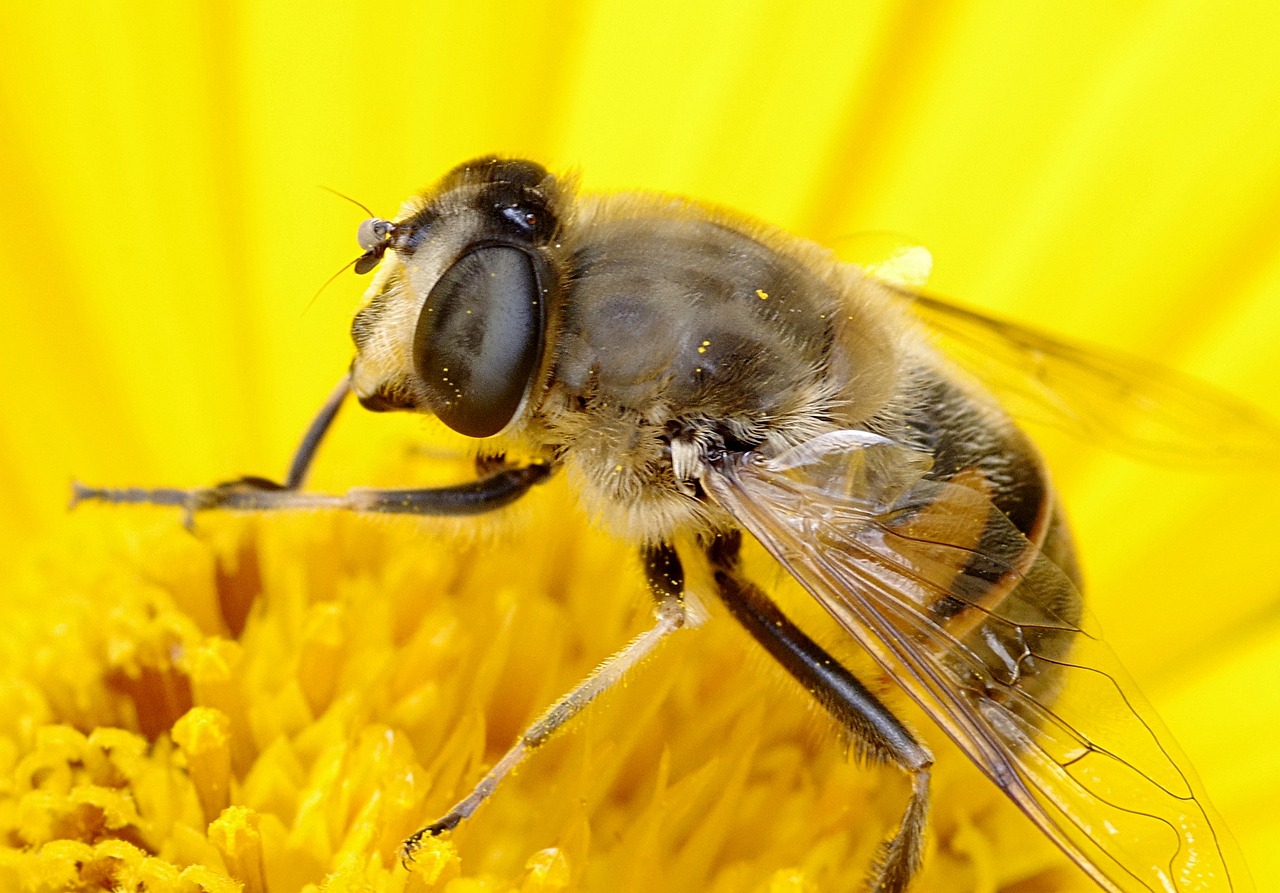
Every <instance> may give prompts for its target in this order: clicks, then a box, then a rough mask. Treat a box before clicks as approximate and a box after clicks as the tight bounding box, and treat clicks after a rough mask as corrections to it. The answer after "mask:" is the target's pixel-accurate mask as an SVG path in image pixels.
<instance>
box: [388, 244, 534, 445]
mask: <svg viewBox="0 0 1280 893" xmlns="http://www.w3.org/2000/svg"><path fill="white" fill-rule="evenodd" d="M550 281H551V275H550V270H549V268H548V266H547V264H546V261H544V260H543V259H542V258H541V257H540V256H539V255H537V254H534V253H530V252H529V251H526V250H524V249H523V248H519V247H516V246H513V245H483V246H480V247H476V248H473V249H471V250H470V251H468V252H467V253H466V254H464V255H462V257H460V258H459V259H458V260H456V261H455V262H454V263H453V265H452V266H451V267H449V269H447V270H446V271H445V272H444V275H443V276H441V277H440V279H439V281H437V282H436V284H435V286H434V287H433V288H432V289H431V293H430V294H429V295H428V296H427V300H426V302H425V303H424V304H423V305H422V312H421V313H420V314H419V316H418V325H417V329H416V331H415V332H414V339H413V366H414V371H415V372H416V374H417V376H418V379H419V381H420V382H421V384H422V386H423V388H424V389H425V391H426V395H427V403H428V406H429V408H430V409H431V411H432V412H433V413H435V415H436V416H437V417H439V419H440V420H441V421H442V422H444V423H445V424H446V425H448V426H449V427H450V428H452V429H453V430H455V431H457V432H458V433H460V434H465V435H467V436H468V437H489V436H491V435H493V434H497V433H498V432H499V431H501V430H502V429H503V428H505V427H506V426H507V424H508V423H509V422H510V421H511V420H512V419H513V418H515V416H516V413H517V412H519V410H520V407H521V405H522V404H523V402H524V399H525V395H526V394H528V392H529V390H530V387H531V386H532V384H533V379H534V375H535V373H536V372H537V369H538V365H539V360H540V359H541V355H542V344H543V336H544V332H545V328H546V324H545V320H546V310H545V304H546V289H547V283H549V282H550Z"/></svg>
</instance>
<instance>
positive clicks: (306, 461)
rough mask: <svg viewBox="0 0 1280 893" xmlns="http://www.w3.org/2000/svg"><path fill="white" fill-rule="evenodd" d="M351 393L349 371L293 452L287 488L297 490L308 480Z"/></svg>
mask: <svg viewBox="0 0 1280 893" xmlns="http://www.w3.org/2000/svg"><path fill="white" fill-rule="evenodd" d="M350 393H351V373H350V372H348V373H347V374H346V375H344V376H342V380H341V381H340V382H338V385H337V387H335V388H334V389H333V393H331V394H330V395H329V398H328V399H327V400H325V401H324V405H323V406H321V407H320V411H319V412H318V413H316V417H315V418H314V419H312V420H311V424H310V426H308V428H307V433H306V434H304V435H303V436H302V442H301V443H300V444H298V449H297V452H295V453H294V454H293V461H291V462H290V463H289V473H288V475H286V476H285V479H284V486H285V489H288V490H297V489H298V488H299V487H301V486H302V485H303V483H304V482H305V481H306V479H307V472H309V471H310V470H311V463H312V461H314V460H315V457H316V450H318V449H319V448H320V441H321V440H323V439H324V436H325V434H326V433H328V431H329V426H330V425H332V424H333V420H334V419H335V418H336V417H337V415H338V410H339V409H341V408H342V403H343V401H344V400H346V398H347V395H348V394H350Z"/></svg>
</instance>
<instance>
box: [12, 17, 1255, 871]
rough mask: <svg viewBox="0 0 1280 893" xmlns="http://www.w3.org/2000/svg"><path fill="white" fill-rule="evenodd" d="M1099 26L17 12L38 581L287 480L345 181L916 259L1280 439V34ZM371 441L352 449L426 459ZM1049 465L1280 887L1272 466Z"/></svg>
mask: <svg viewBox="0 0 1280 893" xmlns="http://www.w3.org/2000/svg"><path fill="white" fill-rule="evenodd" d="M1088 6H1089V4H1086V5H1084V6H1081V5H1075V4H1072V5H1066V4H1063V5H1060V6H1046V5H1042V4H1026V5H1023V4H1016V3H994V4H948V5H943V4H911V3H893V2H885V3H829V4H821V3H815V4H783V3H769V2H747V3H707V4H689V3H668V2H657V3H647V4H634V3H623V2H614V3H611V2H601V3H550V2H544V3H539V2H525V3H520V4H514V3H512V4H497V3H475V4H443V3H437V2H424V3H416V4H400V5H394V6H384V7H376V6H370V5H368V4H345V3H327V2H312V3H307V4H285V3H251V2H228V3H208V4H163V3H143V2H121V3H86V4H78V5H77V7H76V8H75V9H74V10H72V9H71V8H69V7H67V6H65V5H60V4H24V5H18V4H9V5H7V7H6V8H5V9H4V10H3V11H0V215H2V217H0V228H2V230H0V236H2V237H0V300H2V301H3V308H4V323H3V327H2V331H0V337H2V338H3V339H4V340H3V345H2V346H0V378H2V379H3V381H4V393H5V400H4V421H3V426H2V427H0V475H2V476H3V477H2V478H0V492H2V493H3V506H4V508H3V512H2V513H0V544H2V545H0V548H2V549H3V552H2V553H0V554H2V555H3V557H4V561H5V564H6V565H11V564H12V563H13V562H30V561H40V560H47V559H46V558H44V557H43V556H44V554H45V553H44V552H43V551H42V543H44V542H45V541H46V539H47V538H48V537H49V536H51V535H52V534H55V533H56V531H57V530H58V529H59V527H60V525H63V524H65V523H66V522H65V505H66V502H67V494H68V486H69V483H70V481H71V480H72V479H73V478H75V479H79V480H84V481H89V482H94V483H113V484H175V485H195V484H201V483H208V482H211V481H216V480H222V479H226V478H229V477H233V476H236V475H239V474H242V473H249V472H253V473H260V474H268V475H279V474H282V473H283V470H284V468H285V466H286V464H287V460H288V458H289V455H290V452H291V450H292V448H293V446H294V443H295V441H296V439H297V437H298V435H299V433H300V432H301V430H302V428H303V427H304V425H305V423H306V421H307V420H308V418H309V417H310V414H311V413H312V412H313V411H314V409H315V408H316V406H317V405H318V404H319V403H320V401H321V400H322V399H323V398H324V396H325V395H326V394H327V393H328V391H329V389H330V388H331V386H332V385H333V383H334V382H335V381H336V380H337V378H338V376H339V375H340V374H341V373H342V371H343V370H344V368H345V365H346V363H347V362H348V361H349V358H350V353H351V348H350V344H349V340H348V337H347V333H346V330H347V326H348V324H349V321H350V316H351V314H352V312H353V310H354V308H355V306H356V304H357V302H358V298H359V295H360V292H361V290H362V287H363V285H364V284H365V283H364V282H362V281H361V280H360V279H359V278H358V277H356V276H355V275H354V274H352V273H350V272H346V273H343V274H341V275H339V276H338V277H337V278H336V280H335V281H334V282H333V283H332V284H330V285H329V286H328V287H327V288H325V289H324V290H323V291H322V292H321V293H320V294H319V295H318V296H316V292H317V290H319V289H321V287H322V286H323V285H324V283H325V282H326V280H328V279H329V277H330V276H332V275H333V274H334V273H335V272H337V271H338V270H339V269H340V268H342V266H343V265H344V264H345V263H347V262H348V261H350V260H351V259H353V258H354V257H355V255H356V254H357V253H358V249H357V247H356V244H355V239H354V235H355V231H356V226H357V225H358V223H359V222H360V221H361V219H363V217H364V216H365V214H364V212H363V211H361V210H360V209H359V208H357V207H355V206H354V205H351V204H349V203H347V202H345V201H343V200H341V199H339V198H336V197H335V196H333V195H332V194H331V193H330V192H327V191H325V190H324V189H322V188H320V187H329V188H331V189H335V190H338V191H340V192H343V193H345V194H347V195H350V196H352V197H353V198H356V199H358V200H359V201H361V202H363V203H365V204H366V205H368V206H369V207H370V208H371V209H372V210H373V211H374V212H375V213H376V214H378V215H380V216H388V217H389V216H392V215H394V213H395V210H396V208H397V207H398V205H399V203H400V202H401V201H402V200H403V199H404V198H405V197H406V196H407V195H409V194H410V193H411V192H413V191H414V190H416V189H418V188H421V187H422V186H425V185H427V184H429V183H430V182H432V181H433V180H434V179H435V178H436V177H438V176H439V175H440V174H441V173H442V172H443V171H445V170H446V169H448V168H449V167H451V166H452V165H454V164H456V163H458V162H460V161H463V160H465V159H467V158H469V157H471V156H475V155H478V154H482V153H488V152H500V153H508V154H515V155H524V156H529V157H531V158H535V159H537V160H539V161H542V162H543V163H545V164H546V165H547V166H548V167H550V168H552V169H553V170H567V169H576V170H578V171H580V172H581V182H582V185H583V187H584V188H587V189H603V190H616V189H631V188H645V189H659V190H668V191H673V192H678V193H685V194H690V195H693V196H697V197H700V198H703V199H707V200H710V201H714V202H720V203H725V204H729V205H732V206H735V207H737V208H740V209H742V210H744V211H747V212H749V213H752V214H754V215H757V216H759V217H761V218H763V219H765V220H768V221H770V222H772V223H776V224H778V225H781V226H783V227H786V228H788V229H790V230H792V231H794V232H797V233H799V234H801V235H804V236H808V237H812V238H814V239H818V240H821V241H825V242H827V243H830V244H838V243H840V242H841V241H843V240H847V239H850V238H856V237H857V235H858V234H862V233H869V232H890V233H895V234H900V236H901V238H902V239H904V240H905V241H907V242H909V243H913V244H919V245H923V246H925V247H927V248H928V249H929V250H930V251H931V252H932V254H933V257H934V271H933V275H932V277H931V279H930V281H929V288H930V290H931V291H933V292H936V293H938V294H942V295H947V296H949V297H952V298H955V299H957V300H961V301H963V302H965V303H968V304H971V305H973V306H976V307H980V308H982V309H984V310H986V311H988V312H991V313H997V314H1002V315H1006V316H1009V317H1012V318H1015V319H1017V320H1020V321H1023V322H1027V323H1032V324H1034V325H1036V326H1039V327H1043V328H1045V329H1048V330H1051V331H1055V332H1058V333H1062V334H1065V335H1069V336H1072V337H1076V338H1082V339H1087V340H1090V341H1093V342H1097V343H1101V344H1104V345H1107V346H1110V347H1113V348H1119V349H1123V350H1125V351H1127V352H1130V353H1133V354H1136V355H1139V356H1142V357H1146V358H1150V359H1155V360H1158V361H1159V362H1161V363H1164V364H1167V365H1169V366H1172V367H1176V368H1178V369H1180V370H1182V371H1184V372H1189V373H1192V374H1194V375H1196V376H1199V377H1200V378H1203V379H1205V380H1207V381H1209V382H1211V383H1213V384H1215V385H1217V386H1219V387H1221V388H1223V389H1225V390H1227V391H1230V392H1232V393H1234V394H1237V395H1240V396H1242V397H1245V398H1247V399H1249V400H1251V401H1253V402H1254V403H1255V404H1257V405H1259V406H1260V407H1262V408H1263V409H1265V410H1267V411H1269V412H1270V413H1271V414H1272V415H1280V394H1277V387H1276V386H1277V384H1280V351H1277V350H1276V347H1275V337H1276V335H1275V333H1276V332H1277V330H1278V328H1280V326H1278V323H1280V161H1278V159H1280V115H1277V114H1276V110H1277V109H1278V108H1280V54H1277V53H1276V52H1275V46H1276V44H1277V40H1278V39H1280V8H1275V7H1268V6H1267V5H1265V4H1252V5H1239V6H1235V7H1233V9H1232V11H1231V12H1230V14H1227V13H1226V12H1224V11H1222V10H1221V8H1219V7H1215V6H1213V5H1211V4H1198V3H1163V4H1123V5H1115V4H1096V5H1095V7H1096V8H1095V9H1094V10H1092V11H1090V10H1089V9H1087V7H1088ZM313 298H314V299H313ZM356 416H357V414H355V413H353V414H351V417H350V418H349V419H348V422H349V425H347V427H346V428H345V429H344V433H342V434H341V438H342V439H343V440H344V442H345V443H346V444H347V447H346V448H347V449H348V450H355V449H360V448H362V446H363V447H367V448H369V449H372V448H373V445H374V444H379V443H382V442H383V441H385V440H386V439H387V438H389V437H393V436H394V437H404V436H408V434H410V433H411V432H412V430H413V429H412V428H411V427H404V424H410V425H411V424H412V420H410V421H409V422H406V423H402V421H394V420H387V419H372V420H371V419H358V418H357V417H356ZM396 425H401V427H399V428H397V427H395V426H396ZM387 432H399V433H397V434H394V435H392V434H388V433H387ZM1046 437H1047V439H1048V441H1049V442H1050V444H1051V455H1052V458H1053V464H1054V468H1055V473H1056V474H1057V477H1058V480H1059V482H1060V483H1061V485H1062V487H1063V490H1064V492H1065V494H1066V500H1067V505H1068V506H1069V509H1070V513H1071V514H1072V516H1073V518H1074V520H1075V523H1076V526H1077V527H1078V529H1079V531H1080V538H1081V540H1082V543H1083V552H1084V564H1085V568H1086V572H1087V574H1088V577H1089V579H1090V581H1091V584H1092V592H1091V595H1092V598H1093V604H1094V610H1095V611H1096V613H1097V614H1098V615H1099V617H1100V619H1101V621H1102V624H1103V626H1104V628H1105V629H1106V630H1107V633H1108V637H1109V639H1110V640H1111V641H1112V642H1113V644H1114V645H1115V647H1116V650H1117V651H1118V652H1120V654H1121V655H1123V656H1124V657H1125V660H1126V662H1127V663H1128V664H1129V666H1130V667H1131V669H1132V670H1133V671H1134V674H1135V675H1136V676H1137V677H1138V679H1139V681H1140V683H1141V685H1142V686H1143V688H1144V689H1145V690H1146V691H1147V692H1148V694H1149V695H1150V696H1151V698H1152V700H1153V701H1155V703H1156V705H1157V707H1158V709H1159V710H1160V711H1161V713H1162V714H1163V715H1164V716H1165V718H1166V720H1167V721H1168V723H1169V725H1170V726H1172V728H1173V729H1174V731H1175V734H1176V735H1177V736H1178V737H1179V739H1180V740H1181V741H1182V742H1183V744H1184V746H1185V747H1186V749H1187V750H1188V751H1189V752H1190V753H1191V756H1192V758H1193V761H1194V762H1195V764H1196V765H1197V766H1198V767H1199V769H1200V772H1201V775H1202V777H1203V780H1204V781H1205V783H1206V785H1207V787H1208V788H1209V790H1210V791H1211V792H1212V794H1213V795H1214V799H1215V802H1216V803H1217V805H1218V807H1219V808H1220V810H1221V811H1222V812H1223V813H1224V814H1225V815H1226V817H1227V819H1228V822H1229V824H1230V825H1231V827H1232V828H1233V829H1234V830H1235V833H1236V835H1237V837H1238V838H1239V839H1240V841H1241V843H1242V845H1243V847H1244V848H1245V850H1246V852H1247V854H1248V856H1249V858H1250V860H1251V861H1252V863H1253V867H1254V872H1255V874H1256V875H1257V881H1258V886H1259V888H1260V889H1274V888H1280V856H1278V855H1276V852H1275V850H1274V848H1271V847H1268V846H1266V844H1267V843H1268V842H1273V841H1274V840H1275V839H1277V836H1278V835H1280V817H1277V815H1276V813H1275V811H1274V803H1275V802H1276V799H1277V797H1280V761H1277V760H1276V759H1275V758H1274V746H1275V745H1274V742H1275V739H1276V738H1277V736H1280V695H1278V694H1277V693H1276V687H1275V686H1274V684H1273V682H1272V681H1271V680H1274V679H1275V678H1276V674H1277V672H1280V611H1278V610H1277V605H1278V604H1280V602H1278V600H1277V595H1278V594H1280V566H1278V564H1277V560H1276V557H1275V555H1276V550H1275V545H1274V541H1275V537H1276V533H1277V532H1278V531H1280V510H1277V505H1280V503H1278V502H1277V496H1278V495H1280V494H1278V491H1280V487H1278V486H1277V481H1276V478H1277V475H1276V472H1275V469H1274V468H1271V467H1268V463H1266V462H1253V463H1245V464H1242V465H1241V466H1239V467H1235V468H1231V469H1229V470H1227V471H1225V472H1217V471H1215V472H1212V473H1209V472H1205V471H1186V470H1179V469H1174V468H1167V467H1160V466H1159V465H1157V466H1151V465H1142V464H1139V463H1135V462H1133V461H1131V460H1129V459H1126V458H1125V457H1123V456H1119V455H1115V454H1112V453H1108V452H1106V451H1103V450H1099V449H1096V448H1094V447H1092V446H1091V445H1089V444H1084V443H1081V442H1079V441H1071V440H1069V439H1062V438H1059V437H1056V436H1052V435H1046ZM341 454H342V452H341V449H339V448H335V453H334V455H341ZM322 473H323V475H325V477H324V478H323V480H325V481H327V482H330V483H335V484H351V483H360V481H352V480H349V479H347V478H344V476H343V474H342V469H341V468H340V467H336V468H335V467H334V465H333V463H331V464H330V466H329V467H328V469H327V470H325V471H323V472H322Z"/></svg>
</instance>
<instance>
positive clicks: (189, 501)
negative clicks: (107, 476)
mask: <svg viewBox="0 0 1280 893" xmlns="http://www.w3.org/2000/svg"><path fill="white" fill-rule="evenodd" d="M549 474H551V466H549V465H544V464H540V463H535V464H533V465H524V466H510V467H506V468H502V469H500V470H498V471H495V472H493V473H491V474H488V475H486V476H485V477H482V478H478V479H477V480H474V481H468V482H466V483H465V484H456V485H454V486H452V487H432V488H429V489H406V490H375V489H368V488H365V489H353V490H348V491H347V492H346V493H308V492H304V491H302V490H290V489H287V488H285V487H283V486H281V485H280V484H276V483H273V482H272V481H269V480H266V479H265V478H242V479H240V480H238V481H231V482H229V483H225V484H219V485H218V486H216V487H204V488H197V489H194V490H181V489H176V488H168V487H162V488H157V489H139V488H122V489H115V488H108V487H87V486H85V485H84V484H80V483H76V484H74V485H73V488H72V489H73V492H72V503H71V504H72V505H73V506H74V505H76V504H77V503H80V502H85V501H90V502H114V503H140V504H145V505H173V506H180V507H181V508H183V509H185V510H186V512H187V517H188V523H189V522H190V518H191V516H192V515H194V514H195V513H196V512H199V511H207V510H209V509H225V510H230V511H246V512H262V511H282V510H288V509H337V510H340V511H350V512H376V513H380V514H392V515H478V514H482V513H484V512H489V511H493V510H494V509H497V508H501V507H502V506H504V505H507V504H508V503H511V502H514V501H515V500H517V499H519V498H520V497H521V496H523V495H524V494H525V493H527V492H528V491H529V489H530V488H531V487H532V486H533V485H534V484H536V483H538V482H540V481H543V480H545V479H546V478H547V476H548V475H549Z"/></svg>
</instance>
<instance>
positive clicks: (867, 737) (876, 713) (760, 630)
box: [707, 533, 933, 893]
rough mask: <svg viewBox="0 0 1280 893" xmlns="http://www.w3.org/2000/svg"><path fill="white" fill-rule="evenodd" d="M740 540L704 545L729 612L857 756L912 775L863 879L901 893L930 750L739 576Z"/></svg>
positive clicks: (917, 836) (922, 811) (924, 808)
mask: <svg viewBox="0 0 1280 893" xmlns="http://www.w3.org/2000/svg"><path fill="white" fill-rule="evenodd" d="M740 547H741V535H740V534H738V533H732V534H726V535H722V536H719V537H717V538H716V539H715V540H713V541H712V543H711V544H710V545H709V546H708V548H707V557H708V558H709V559H710V561H711V569H712V572H713V574H714V577H715V582H716V591H717V594H718V595H719V596H720V599H721V601H723V602H724V604H725V606H726V607H727V608H728V609H729V612H730V613H731V614H732V615H733V617H734V619H735V620H737V621H738V622H739V623H740V624H742V626H743V627H744V628H745V629H746V630H747V632H749V633H750V634H751V636H752V638H754V639H755V640H756V641H757V642H759V643H760V644H761V645H763V646H764V648H765V650H766V651H768V652H769V654H770V655H771V656H772V657H773V658H774V659H775V660H776V661H777V662H778V663H780V664H781V665H782V666H783V667H784V668H785V669H786V670H787V672H789V673H790V674H791V675H792V676H793V677H795V679H796V681H797V682H799V683H800V684H801V685H803V686H804V687H805V689H806V690H807V691H809V692H811V693H812V694H813V695H814V697H816V698H817V699H818V702H819V703H820V704H822V706H823V707H825V708H826V710H827V711H828V712H829V713H830V714H831V715H832V716H833V717H835V719H836V720H837V721H838V722H839V723H840V725H841V726H843V727H844V728H845V729H846V730H847V731H848V733H849V735H850V736H851V738H852V740H853V743H854V747H855V748H856V752H857V754H858V756H859V757H861V758H865V759H868V760H871V761H874V762H877V763H890V764H892V765H894V766H897V767H898V768H899V769H901V770H902V771H903V772H906V773H907V774H908V775H910V776H911V798H910V800H909V801H908V802H907V807H906V810H905V811H904V813H903V816H902V822H901V824H900V825H899V827H898V830H897V831H896V832H895V833H894V835H893V837H891V838H890V839H889V840H887V841H885V843H883V844H882V845H881V848H880V851H879V853H878V854H877V858H876V862H875V865H874V866H873V867H872V870H871V877H870V879H869V884H868V886H869V888H870V889H871V890H873V891H876V893H901V891H903V890H905V889H906V887H907V884H908V883H909V881H910V880H911V876H912V875H913V874H915V872H916V869H918V868H919V867H920V857H921V852H922V847H923V843H924V829H925V819H926V817H927V816H928V812H929V771H930V767H931V766H932V765H933V755H932V754H931V753H930V752H929V750H928V748H926V747H925V746H924V745H923V744H921V743H920V742H919V741H917V740H916V739H915V737H914V736H913V735H912V734H911V732H910V731H909V730H908V729H907V727H906V726H904V725H903V724H902V721H901V720H899V719H898V718H897V717H896V716H894V715H893V714H892V713H891V712H890V711H889V708H887V707H886V706H885V705H884V704H882V703H881V702H880V700H879V699H878V698H876V696H875V695H874V694H872V693H871V691H870V690H869V689H868V688H867V687H866V686H865V685H863V684H862V683H861V682H860V681H858V679H857V677H855V676H854V675H853V674H852V673H851V672H849V670H848V669H846V668H845V667H844V666H843V665H841V664H840V662H839V661H837V660H836V659H835V658H834V657H832V656H831V655H830V654H829V653H828V652H827V651H826V650H825V649H823V648H822V647H821V646H820V645H818V644H817V643H816V642H814V641H813V640H812V639H811V638H809V637H808V636H807V635H805V634H804V632H803V631H801V630H800V628H799V627H797V626H796V625H795V624H794V623H792V622H791V620H790V619H788V618H787V616H786V615H785V614H783V613H782V611H781V610H780V609H779V608H778V606H777V605H776V604H775V603H774V602H773V600H772V599H770V598H769V596H768V595H766V594H765V592H764V591H763V590H762V589H760V588H759V587H757V586H756V585H755V584H753V583H752V582H751V581H749V580H747V579H746V578H745V577H744V576H743V575H742V571H741V567H740V564H739V549H740Z"/></svg>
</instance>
